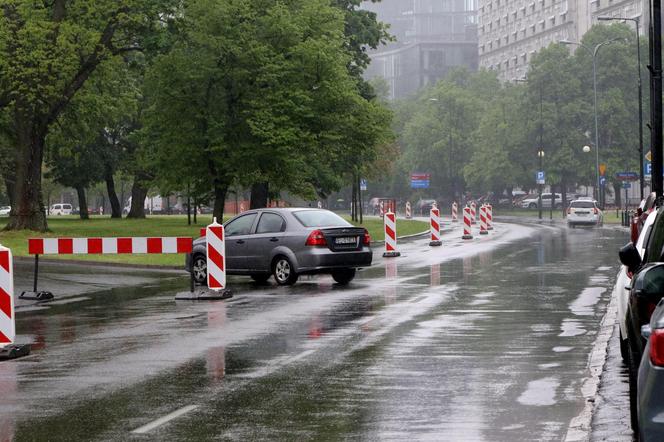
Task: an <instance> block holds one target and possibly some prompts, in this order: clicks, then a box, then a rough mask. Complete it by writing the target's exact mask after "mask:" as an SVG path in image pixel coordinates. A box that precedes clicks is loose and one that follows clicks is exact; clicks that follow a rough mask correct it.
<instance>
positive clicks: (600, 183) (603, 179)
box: [599, 176, 606, 187]
mask: <svg viewBox="0 0 664 442" xmlns="http://www.w3.org/2000/svg"><path fill="white" fill-rule="evenodd" d="M599 185H600V186H602V187H604V186H606V177H605V176H603V177H600V178H599Z"/></svg>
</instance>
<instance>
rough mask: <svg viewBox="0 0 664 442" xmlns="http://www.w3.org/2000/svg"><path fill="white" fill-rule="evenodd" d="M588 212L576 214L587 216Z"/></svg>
mask: <svg viewBox="0 0 664 442" xmlns="http://www.w3.org/2000/svg"><path fill="white" fill-rule="evenodd" d="M588 213H589V212H576V214H577V215H581V216H585V215H588Z"/></svg>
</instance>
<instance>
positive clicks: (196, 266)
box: [191, 255, 207, 284]
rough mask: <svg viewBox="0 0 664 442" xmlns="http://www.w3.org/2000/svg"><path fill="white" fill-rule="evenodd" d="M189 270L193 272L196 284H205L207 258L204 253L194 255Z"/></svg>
mask: <svg viewBox="0 0 664 442" xmlns="http://www.w3.org/2000/svg"><path fill="white" fill-rule="evenodd" d="M191 271H192V272H193V273H194V281H196V282H197V283H198V284H207V259H206V258H205V256H204V255H195V256H194V262H193V263H192V264H191Z"/></svg>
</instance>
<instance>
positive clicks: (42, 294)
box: [18, 290, 54, 302]
mask: <svg viewBox="0 0 664 442" xmlns="http://www.w3.org/2000/svg"><path fill="white" fill-rule="evenodd" d="M18 297H19V299H25V300H28V301H41V302H46V301H51V300H53V298H54V296H53V293H51V292H49V291H46V290H42V291H39V292H23V293H21V294H20V295H19V296H18Z"/></svg>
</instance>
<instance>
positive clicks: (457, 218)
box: [452, 201, 459, 223]
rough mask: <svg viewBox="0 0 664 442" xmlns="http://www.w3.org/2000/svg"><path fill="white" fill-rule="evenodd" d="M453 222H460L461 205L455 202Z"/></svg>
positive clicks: (453, 205) (453, 204)
mask: <svg viewBox="0 0 664 442" xmlns="http://www.w3.org/2000/svg"><path fill="white" fill-rule="evenodd" d="M452 222H453V223H458V222H459V205H458V204H457V203H456V201H455V202H453V203H452Z"/></svg>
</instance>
